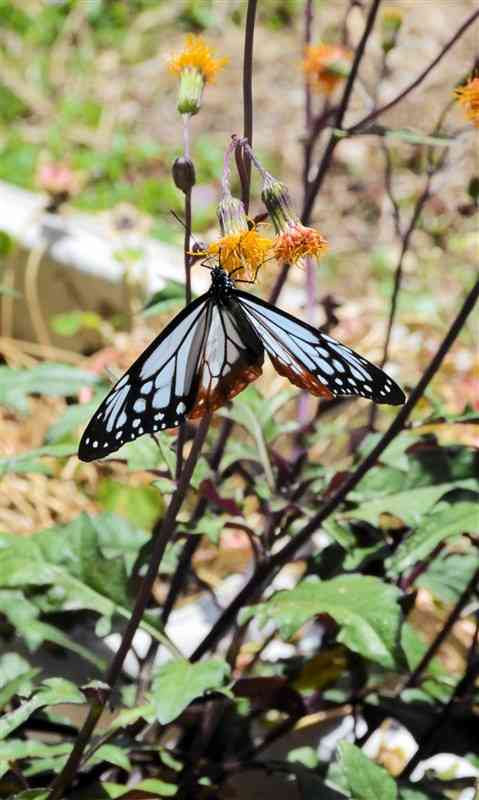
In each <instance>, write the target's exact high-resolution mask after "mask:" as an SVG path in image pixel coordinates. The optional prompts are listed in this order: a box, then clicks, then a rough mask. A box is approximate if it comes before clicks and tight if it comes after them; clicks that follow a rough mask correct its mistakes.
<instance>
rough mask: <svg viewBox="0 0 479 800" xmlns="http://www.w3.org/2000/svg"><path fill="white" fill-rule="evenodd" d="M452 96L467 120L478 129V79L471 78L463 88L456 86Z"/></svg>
mask: <svg viewBox="0 0 479 800" xmlns="http://www.w3.org/2000/svg"><path fill="white" fill-rule="evenodd" d="M454 94H455V95H456V98H457V102H458V103H459V104H460V105H461V106H463V108H464V112H465V114H466V117H467V119H468V120H470V122H472V124H473V125H474V126H475V127H476V128H479V78H471V79H470V80H469V81H468V82H467V83H466V84H465V85H464V86H458V88H457V89H456V90H455V92H454Z"/></svg>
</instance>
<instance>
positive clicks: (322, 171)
mask: <svg viewBox="0 0 479 800" xmlns="http://www.w3.org/2000/svg"><path fill="white" fill-rule="evenodd" d="M380 3H381V0H372V3H371V7H370V9H369V13H368V16H367V19H366V24H365V26H364V31H363V35H362V36H361V39H360V41H359V44H358V46H357V49H356V53H355V56H354V61H353V63H352V66H351V71H350V73H349V75H348V78H347V81H346V85H345V87H344V91H343V95H342V97H341V100H340V103H339V107H338V111H337V114H336V118H335V121H334V127H335V129H337V130H342V126H343V120H344V116H345V114H346V111H347V109H348V105H349V101H350V99H351V95H352V91H353V88H354V84H355V82H356V78H357V75H358V70H359V65H360V64H361V61H362V59H363V56H364V53H365V50H366V45H367V43H368V39H369V37H370V36H371V33H372V31H373V28H374V23H375V21H376V16H377V13H378V11H379V6H380ZM338 141H339V139H338V137H337V134H336V133H335V132H334V131H333V132H332V133H331V136H330V138H329V141H328V143H327V145H326V149H325V151H324V154H323V158H322V159H321V163H320V164H319V166H318V169H317V171H316V175H315V177H314V179H313V181H312V182H311V184H310V185H309V187H308V191H307V194H306V197H305V201H304V206H303V212H302V214H301V218H302V220H303V223H304V224H305V225H307V224H308V222H309V219H310V217H311V213H312V210H313V207H314V202H315V200H316V197H317V195H318V192H319V190H320V188H321V186H322V183H323V180H324V178H325V176H326V173H327V171H328V169H329V165H330V163H331V159H332V157H333V153H334V150H335V149H336V145H337V143H338Z"/></svg>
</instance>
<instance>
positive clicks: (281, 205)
mask: <svg viewBox="0 0 479 800" xmlns="http://www.w3.org/2000/svg"><path fill="white" fill-rule="evenodd" d="M261 197H262V199H263V203H264V204H265V206H266V208H267V209H268V212H269V215H270V217H271V221H272V223H273V225H274V228H275V231H276V233H277V234H278V235H277V236H276V239H275V241H274V248H273V254H274V256H275V258H276V259H277V260H278V261H279V262H280V263H283V264H297V263H298V262H301V260H302V259H303V258H304V257H305V256H312V257H313V258H319V256H320V255H321V254H322V253H323V252H324V251H325V250H326V248H327V246H328V243H327V241H326V239H325V238H324V237H323V236H321V234H320V233H319V231H317V230H315V229H314V228H308V227H306V226H305V225H303V224H302V223H301V220H300V219H299V217H298V215H297V214H296V212H295V210H294V208H293V206H292V204H291V198H290V196H289V192H288V189H287V187H286V186H285V184H284V183H281V181H277V180H275V179H274V178H273V177H272V176H271V175H269V173H266V172H265V179H264V185H263V191H262V193H261Z"/></svg>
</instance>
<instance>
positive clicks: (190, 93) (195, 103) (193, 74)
mask: <svg viewBox="0 0 479 800" xmlns="http://www.w3.org/2000/svg"><path fill="white" fill-rule="evenodd" d="M204 85H205V81H204V78H203V75H202V74H201V72H199V71H198V70H197V69H185V70H183V72H182V73H181V76H180V89H179V92H178V102H177V104H176V107H177V109H178V112H179V113H180V114H190V115H191V116H192V115H193V114H197V113H198V111H199V110H200V108H201V97H202V95H203V87H204Z"/></svg>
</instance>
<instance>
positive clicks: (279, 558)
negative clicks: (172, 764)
mask: <svg viewBox="0 0 479 800" xmlns="http://www.w3.org/2000/svg"><path fill="white" fill-rule="evenodd" d="M478 298H479V278H478V280H477V281H476V283H475V285H474V286H473V288H472V289H471V291H470V292H469V294H468V295H467V297H466V299H465V301H464V303H463V305H462V307H461V309H460V311H459V313H458V314H457V316H456V318H455V320H454V321H453V323H452V325H451V327H450V328H449V331H448V332H447V334H446V336H445V337H444V339H443V341H442V343H441V345H440V346H439V348H438V350H437V352H436V354H435V356H434V357H433V358H432V360H431V361H430V363H429V366H428V367H427V369H426V370H425V372H424V373H423V375H422V377H421V379H420V380H419V382H418V383H417V385H416V387H415V389H414V390H413V392H411V395H410V397H409V399H408V401H407V403H405V405H404V406H403V407H402V409H401V411H400V412H399V413H398V414H397V416H396V418H395V419H394V421H393V422H392V424H391V425H390V426H389V428H388V430H387V431H386V432H385V433H384V434H383V436H382V437H381V439H380V440H379V442H378V443H377V445H376V447H374V448H373V450H371V452H370V453H369V455H368V456H367V457H366V458H365V459H364V460H363V461H362V462H361V463H360V464H359V466H358V467H357V468H356V470H355V471H354V472H353V473H352V474H351V475H350V476H349V478H348V479H347V480H346V481H345V482H344V483H343V485H342V486H341V487H340V488H339V489H338V490H337V491H336V492H335V494H334V495H332V497H331V498H330V499H329V500H328V501H327V502H326V503H325V504H324V506H323V507H322V509H321V510H320V511H318V513H317V514H315V515H314V516H313V517H312V519H311V520H310V521H309V522H308V523H307V524H306V525H304V526H303V528H301V530H300V531H298V533H297V534H296V535H295V536H294V538H292V539H290V540H289V541H288V543H287V544H285V545H284V546H283V547H282V548H281V550H279V551H278V552H277V553H275V554H274V555H273V556H271V558H269V559H268V560H265V561H264V562H262V563H260V564H259V565H258V566H257V568H256V570H255V572H254V574H253V575H252V577H251V578H250V580H249V581H248V583H247V584H245V586H244V587H243V589H242V590H241V591H240V592H239V594H238V595H237V596H236V597H235V599H234V600H233V601H232V602H231V603H230V605H229V606H228V608H226V609H225V611H224V612H223V614H222V615H221V617H219V619H218V620H217V621H216V623H215V625H214V626H213V628H212V629H211V631H210V632H209V633H208V634H207V636H206V637H205V638H204V640H203V641H202V642H201V643H200V644H199V646H198V647H197V648H196V650H195V652H194V653H193V655H192V656H191V660H192V661H197V660H198V659H199V658H201V657H202V656H203V655H204V654H205V653H206V652H208V651H209V650H210V649H211V648H212V647H214V646H215V645H216V644H217V642H218V641H219V640H220V639H221V638H222V637H223V636H224V634H225V633H226V631H227V630H228V629H229V628H230V627H231V626H232V625H233V624H234V621H235V619H236V616H237V614H238V612H239V610H240V609H241V608H242V607H243V606H244V605H247V604H248V603H249V602H250V599H251V597H252V596H253V597H254V596H255V595H256V594H257V592H258V590H259V588H261V587H262V586H264V585H265V584H266V582H267V581H270V580H271V578H272V577H273V576H274V575H275V574H277V572H278V571H279V570H280V569H281V568H282V567H283V566H284V565H285V564H286V563H288V561H290V560H291V559H292V558H293V557H294V556H295V555H296V553H297V552H298V550H299V549H300V548H301V547H303V546H304V545H305V544H306V542H307V541H308V540H309V538H310V537H311V535H312V534H313V533H314V532H315V531H316V530H317V529H318V528H319V527H320V526H321V525H322V523H323V522H324V520H326V519H327V518H328V517H329V516H331V514H332V513H333V512H334V511H336V509H337V508H338V507H339V506H340V504H341V503H342V502H343V501H344V500H345V499H346V497H347V496H348V494H349V492H351V491H352V490H353V489H354V488H355V487H356V486H357V484H358V483H359V481H360V480H362V478H363V477H364V476H365V475H366V473H367V472H369V470H370V469H371V468H372V467H373V466H374V465H375V464H376V463H377V461H378V459H379V457H380V456H381V455H382V453H383V452H384V450H385V449H386V447H387V446H388V445H389V444H390V443H391V442H392V441H393V439H395V437H396V436H397V435H398V434H399V433H400V432H401V431H402V430H403V428H404V424H405V422H406V420H407V419H408V418H409V416H410V415H411V413H412V411H413V409H414V408H415V406H416V405H417V403H418V402H419V400H420V399H421V397H422V395H423V393H424V391H425V389H426V388H427V386H428V385H429V383H430V382H431V380H432V379H433V377H434V376H435V375H436V373H437V371H438V370H439V368H440V366H441V364H442V362H443V360H444V358H445V356H446V355H447V353H448V352H449V350H450V349H451V347H452V345H453V343H454V341H455V340H456V338H457V336H458V334H459V333H460V331H461V330H462V328H463V326H464V324H465V322H466V320H467V318H468V316H469V314H470V313H471V311H472V310H473V308H474V306H475V304H476V302H477V300H478Z"/></svg>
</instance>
